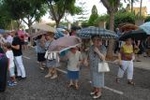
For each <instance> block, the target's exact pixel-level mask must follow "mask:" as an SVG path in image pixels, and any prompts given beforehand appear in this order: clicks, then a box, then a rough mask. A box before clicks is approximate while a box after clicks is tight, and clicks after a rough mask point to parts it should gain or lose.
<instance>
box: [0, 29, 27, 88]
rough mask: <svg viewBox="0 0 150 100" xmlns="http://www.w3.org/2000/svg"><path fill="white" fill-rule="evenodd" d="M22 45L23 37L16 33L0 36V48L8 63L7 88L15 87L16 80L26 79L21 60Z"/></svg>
mask: <svg viewBox="0 0 150 100" xmlns="http://www.w3.org/2000/svg"><path fill="white" fill-rule="evenodd" d="M0 35H1V34H0ZM26 42H27V41H26ZM23 45H24V37H22V36H19V34H18V32H16V31H13V32H9V33H5V34H4V35H3V36H2V35H1V36H0V48H1V50H3V52H4V53H5V55H6V57H7V58H8V61H9V62H8V71H9V75H10V79H9V80H8V86H15V85H17V81H16V78H17V79H19V80H22V79H25V78H26V71H25V67H24V64H23V60H22V46H23ZM1 53H2V51H1ZM15 66H16V67H15ZM2 67H4V66H2ZM15 69H16V70H15ZM15 72H16V73H15Z"/></svg>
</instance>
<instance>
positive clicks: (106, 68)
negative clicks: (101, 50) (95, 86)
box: [98, 62, 110, 72]
mask: <svg viewBox="0 0 150 100" xmlns="http://www.w3.org/2000/svg"><path fill="white" fill-rule="evenodd" d="M109 71H110V69H109V65H108V63H107V62H100V63H98V72H109Z"/></svg>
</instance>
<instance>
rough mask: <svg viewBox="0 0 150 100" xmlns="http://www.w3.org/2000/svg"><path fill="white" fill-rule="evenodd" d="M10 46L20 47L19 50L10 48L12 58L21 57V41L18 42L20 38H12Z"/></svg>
mask: <svg viewBox="0 0 150 100" xmlns="http://www.w3.org/2000/svg"><path fill="white" fill-rule="evenodd" d="M12 45H13V46H16V45H19V46H20V48H19V49H18V50H17V49H14V48H12V50H13V53H14V56H21V55H22V47H21V46H22V41H21V40H20V38H19V37H18V36H16V37H14V38H13V42H12Z"/></svg>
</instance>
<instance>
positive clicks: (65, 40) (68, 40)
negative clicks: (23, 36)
mask: <svg viewBox="0 0 150 100" xmlns="http://www.w3.org/2000/svg"><path fill="white" fill-rule="evenodd" d="M80 44H81V39H80V38H78V37H76V36H68V37H61V38H59V39H57V40H54V41H53V42H52V43H51V45H50V47H49V49H48V50H50V51H59V52H62V51H65V50H67V49H70V48H73V47H76V46H78V45H80Z"/></svg>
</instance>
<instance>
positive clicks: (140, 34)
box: [119, 29, 149, 41]
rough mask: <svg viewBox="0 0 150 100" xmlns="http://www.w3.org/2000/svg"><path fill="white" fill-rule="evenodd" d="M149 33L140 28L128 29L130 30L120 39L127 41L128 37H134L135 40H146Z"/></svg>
mask: <svg viewBox="0 0 150 100" xmlns="http://www.w3.org/2000/svg"><path fill="white" fill-rule="evenodd" d="M148 36H149V35H148V34H147V33H146V32H145V31H143V30H141V29H139V30H131V31H128V32H125V33H124V34H123V35H122V36H121V37H120V38H119V40H121V41H125V40H126V39H128V38H132V39H134V40H145V39H146V38H147V37H148Z"/></svg>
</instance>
